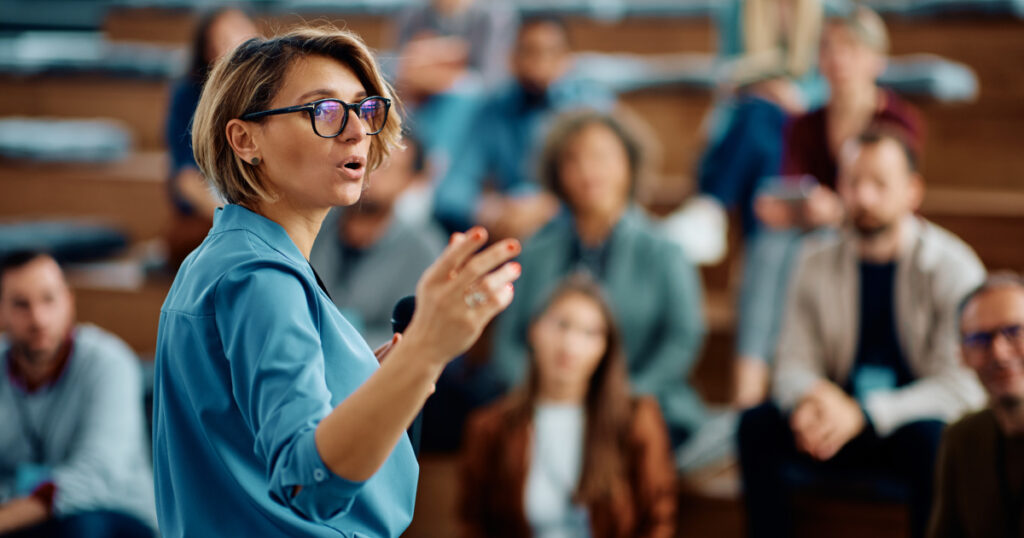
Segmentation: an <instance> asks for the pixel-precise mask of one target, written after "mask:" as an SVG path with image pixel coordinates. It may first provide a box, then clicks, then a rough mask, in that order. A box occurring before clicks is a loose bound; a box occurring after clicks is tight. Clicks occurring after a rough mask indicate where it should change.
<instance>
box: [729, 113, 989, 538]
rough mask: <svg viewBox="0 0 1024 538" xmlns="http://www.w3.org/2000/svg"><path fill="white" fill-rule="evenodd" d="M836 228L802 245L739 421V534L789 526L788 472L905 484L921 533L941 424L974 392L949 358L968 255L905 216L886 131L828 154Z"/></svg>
mask: <svg viewBox="0 0 1024 538" xmlns="http://www.w3.org/2000/svg"><path fill="white" fill-rule="evenodd" d="M838 191H839V194H840V196H841V198H842V200H843V205H844V207H845V211H846V222H847V224H846V225H845V226H844V228H843V230H842V231H841V232H840V233H839V234H838V235H837V236H832V237H828V238H822V239H820V240H817V241H812V242H809V243H807V244H806V245H805V246H804V248H803V252H802V255H801V259H800V261H799V262H798V265H797V271H796V273H795V274H794V277H793V278H794V279H793V281H792V284H791V287H790V291H789V296H788V298H787V303H786V307H785V315H784V317H783V320H782V326H781V334H780V339H779V343H778V352H777V357H778V359H777V365H776V371H775V373H774V386H773V401H771V402H769V403H766V404H764V405H762V406H760V407H756V408H754V409H751V410H748V411H747V412H746V413H744V415H743V416H742V418H741V421H740V430H739V445H740V446H739V453H740V463H741V467H742V477H743V485H744V489H745V494H746V500H745V502H746V508H747V514H748V526H749V529H750V534H751V535H752V536H788V535H790V534H791V533H792V514H791V503H790V495H789V493H790V491H791V489H792V487H793V485H794V484H793V480H792V479H791V478H792V477H793V476H797V475H798V476H803V477H810V478H811V480H812V481H820V480H822V479H824V480H826V481H829V480H831V481H835V480H838V481H839V482H849V481H850V480H851V479H852V480H855V481H856V480H859V481H865V482H866V483H867V484H868V485H869V486H871V485H875V486H877V485H878V484H880V483H888V484H894V483H896V484H903V485H905V486H906V487H907V491H908V494H909V495H908V497H909V499H908V500H909V508H910V516H911V517H910V522H911V534H912V535H913V536H923V534H924V531H925V527H926V525H927V520H928V514H929V510H930V504H931V493H932V477H933V473H934V462H935V454H936V450H937V447H938V444H939V439H940V436H941V432H942V428H943V426H944V424H945V422H946V421H950V420H954V419H956V418H958V417H959V416H960V415H961V414H962V413H964V412H965V411H968V410H970V409H973V408H977V407H980V406H981V405H982V404H983V403H984V393H983V391H982V390H981V387H980V385H979V384H978V382H977V380H976V379H975V378H974V376H973V375H972V374H971V372H970V371H969V370H967V369H966V368H964V367H963V366H962V365H961V364H960V361H959V357H958V347H959V346H958V335H957V330H956V310H957V304H958V302H959V301H960V299H961V298H962V297H963V296H964V295H966V293H967V292H968V291H969V290H971V289H972V288H973V287H975V286H976V285H978V283H980V282H981V281H982V279H983V278H984V275H985V271H984V268H983V267H982V265H981V263H980V262H979V261H978V258H977V256H976V255H975V254H974V252H973V251H972V250H971V249H970V247H968V246H967V245H966V244H964V243H963V242H962V241H961V240H959V239H958V238H956V237H955V236H953V235H952V234H950V233H949V232H947V231H945V230H943V229H941V228H939V227H937V226H935V225H933V224H931V223H929V222H927V221H925V220H923V219H921V218H919V217H917V216H915V214H914V212H915V211H916V210H917V208H918V207H919V205H920V203H921V200H922V198H923V196H924V184H923V179H922V178H921V176H920V175H919V174H918V172H917V171H916V156H915V155H914V152H913V150H912V149H911V148H910V146H909V145H907V144H906V143H905V137H904V136H903V135H902V134H901V132H900V131H899V130H898V129H897V128H896V127H895V126H874V127H873V128H870V129H869V130H868V131H867V132H865V133H864V134H862V135H861V136H859V137H858V138H857V139H855V140H852V141H850V142H849V143H848V144H847V145H846V146H845V147H844V150H843V153H842V155H840V176H839V182H838Z"/></svg>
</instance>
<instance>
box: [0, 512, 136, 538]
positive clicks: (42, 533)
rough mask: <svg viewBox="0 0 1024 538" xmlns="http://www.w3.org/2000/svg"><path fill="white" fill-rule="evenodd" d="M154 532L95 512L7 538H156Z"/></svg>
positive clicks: (123, 518) (111, 514)
mask: <svg viewBox="0 0 1024 538" xmlns="http://www.w3.org/2000/svg"><path fill="white" fill-rule="evenodd" d="M153 535H154V534H153V529H150V528H149V527H147V526H146V525H144V524H143V523H142V522H141V521H139V520H137V519H135V518H134V517H131V516H128V515H125V514H122V513H120V512H111V511H108V510H96V511H91V512H82V513H78V514H73V515H70V516H65V517H59V518H53V519H50V520H47V521H46V522H44V523H40V524H39V525H36V526H34V527H29V528H27V529H22V530H19V531H16V532H13V533H10V534H5V535H4V538H153Z"/></svg>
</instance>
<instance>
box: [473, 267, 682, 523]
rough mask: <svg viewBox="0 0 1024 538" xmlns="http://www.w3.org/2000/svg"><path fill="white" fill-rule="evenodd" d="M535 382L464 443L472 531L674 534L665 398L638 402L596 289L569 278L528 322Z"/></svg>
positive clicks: (481, 419)
mask: <svg viewBox="0 0 1024 538" xmlns="http://www.w3.org/2000/svg"><path fill="white" fill-rule="evenodd" d="M528 341H529V346H528V347H529V350H530V352H529V354H530V359H531V360H530V370H529V373H528V375H527V380H526V382H525V383H524V384H523V385H521V386H520V387H518V388H516V389H514V390H513V391H512V392H511V393H510V394H509V395H508V396H506V397H505V398H503V399H502V400H500V401H498V402H497V403H495V404H493V405H491V406H489V407H487V408H485V409H482V410H480V411H478V412H477V413H476V414H474V415H473V416H472V417H471V418H470V420H469V424H468V427H467V430H466V433H465V437H464V440H463V450H464V452H463V454H462V462H461V463H462V471H461V478H462V488H461V500H460V505H459V508H460V519H461V523H462V535H463V536H466V537H476V536H480V537H483V536H486V537H489V538H495V537H503V536H509V537H512V536H535V537H541V538H568V537H572V538H585V537H593V538H604V537H623V538H625V537H631V538H632V537H670V536H673V535H674V531H675V503H676V498H675V469H674V466H673V463H672V457H671V454H670V450H669V439H668V431H667V428H666V426H665V422H664V420H663V419H662V416H661V411H660V410H659V408H658V404H657V401H656V400H654V399H653V398H652V397H649V396H648V397H643V398H632V397H630V394H629V385H628V380H627V375H626V370H625V364H624V359H623V352H622V350H621V348H620V346H619V333H618V329H617V328H616V326H615V321H614V319H613V318H612V315H611V311H610V310H609V308H608V304H607V302H606V301H605V299H604V298H603V297H602V292H601V290H600V289H599V287H598V286H597V284H596V283H595V282H594V281H593V280H592V279H591V278H590V277H587V276H583V275H576V276H572V277H569V278H568V279H567V280H565V281H563V282H562V283H561V285H560V286H559V287H558V288H557V289H556V290H555V291H554V293H552V294H551V295H550V296H549V298H548V300H547V301H546V303H545V304H543V305H542V306H541V308H540V310H539V314H537V315H536V316H535V317H534V318H533V320H532V322H531V323H530V325H529V334H528Z"/></svg>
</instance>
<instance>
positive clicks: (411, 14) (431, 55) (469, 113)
mask: <svg viewBox="0 0 1024 538" xmlns="http://www.w3.org/2000/svg"><path fill="white" fill-rule="evenodd" d="M518 23H519V17H518V13H517V12H516V11H515V9H514V8H513V7H511V6H509V5H508V4H506V3H504V2H493V1H475V0H431V1H426V2H423V3H421V4H419V5H415V6H410V7H408V8H406V9H405V10H403V11H402V12H401V14H400V15H399V20H398V35H397V39H396V44H395V50H396V51H397V54H398V59H397V65H396V66H395V85H396V87H397V89H398V92H399V93H400V94H401V96H402V101H403V104H404V105H405V106H406V107H407V110H408V112H409V122H408V125H409V126H410V129H411V131H412V133H413V134H414V135H416V136H417V138H419V139H420V140H421V141H422V143H423V147H424V152H425V153H426V154H427V155H429V156H430V161H431V162H432V164H433V166H434V167H435V170H433V172H434V173H436V174H437V175H436V176H432V177H431V180H432V181H433V180H436V179H438V178H439V177H440V176H442V175H443V174H444V173H445V172H446V171H447V170H448V167H449V166H450V165H451V162H452V160H453V158H454V157H455V156H457V155H458V154H459V153H461V151H462V147H461V144H462V143H463V142H464V140H465V138H466V136H467V135H466V133H467V132H470V131H471V129H472V128H473V122H474V120H475V118H476V116H477V115H478V114H479V111H480V107H481V106H482V103H483V102H484V100H485V99H486V97H485V96H486V95H487V93H488V91H490V90H492V89H493V88H495V87H497V86H498V85H500V84H502V83H504V82H505V79H507V78H508V76H509V69H508V60H509V56H510V54H511V51H512V47H513V43H514V42H515V35H516V28H517V27H518ZM431 203H432V201H431Z"/></svg>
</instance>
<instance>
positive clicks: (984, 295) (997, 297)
mask: <svg viewBox="0 0 1024 538" xmlns="http://www.w3.org/2000/svg"><path fill="white" fill-rule="evenodd" d="M960 335H961V340H960V342H961V343H960V345H961V350H962V355H963V358H964V362H965V363H966V364H967V366H968V367H970V368H971V369H972V370H974V372H975V373H976V374H977V375H978V379H980V380H981V384H982V385H983V386H984V387H985V391H986V392H987V393H988V398H989V406H988V407H987V408H986V409H984V410H982V411H978V412H976V413H974V414H971V415H968V416H966V417H964V418H963V419H961V420H960V421H959V422H957V423H956V424H953V425H951V426H950V427H949V428H948V429H947V430H946V434H945V437H944V438H943V441H942V448H941V449H940V450H939V464H938V478H937V483H936V487H935V508H934V512H933V514H932V521H931V527H930V530H929V536H930V538H983V537H990V536H999V537H1002V536H1006V537H1010V536H1022V532H1024V513H1022V509H1024V280H1022V279H1021V278H1020V277H1019V276H1017V275H1014V274H1005V273H1004V274H1000V275H994V276H992V277H990V278H989V280H987V281H986V282H985V283H984V284H982V285H981V286H980V287H978V288H977V289H975V290H974V291H973V292H971V293H970V295H968V296H967V298H966V299H965V300H964V302H963V303H962V307H961V314H960Z"/></svg>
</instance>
